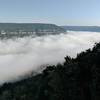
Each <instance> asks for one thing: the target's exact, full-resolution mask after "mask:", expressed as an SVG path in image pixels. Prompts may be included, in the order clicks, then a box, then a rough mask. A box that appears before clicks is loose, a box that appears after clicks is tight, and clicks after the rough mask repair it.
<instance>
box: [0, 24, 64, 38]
mask: <svg viewBox="0 0 100 100" xmlns="http://www.w3.org/2000/svg"><path fill="white" fill-rule="evenodd" d="M63 32H65V29H63V28H62V27H60V26H57V25H55V24H44V23H0V36H1V37H2V36H9V37H10V36H14V35H15V36H18V35H20V36H21V35H22V36H25V35H44V34H58V33H63Z"/></svg>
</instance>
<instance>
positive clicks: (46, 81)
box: [0, 43, 100, 100]
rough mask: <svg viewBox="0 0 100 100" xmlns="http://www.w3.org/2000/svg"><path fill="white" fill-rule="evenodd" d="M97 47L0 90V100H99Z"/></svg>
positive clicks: (3, 86)
mask: <svg viewBox="0 0 100 100" xmlns="http://www.w3.org/2000/svg"><path fill="white" fill-rule="evenodd" d="M99 85H100V43H97V44H95V46H94V47H93V49H88V50H86V51H85V52H81V53H80V54H78V55H77V57H76V58H71V57H69V56H66V57H65V62H64V63H63V64H58V65H56V66H47V67H46V69H45V70H43V72H42V73H41V74H38V75H36V76H33V75H31V76H29V77H28V78H25V79H22V80H21V81H18V82H14V83H5V84H3V85H2V86H1V87H0V100H100V86H99Z"/></svg>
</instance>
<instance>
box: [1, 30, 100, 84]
mask: <svg viewBox="0 0 100 100" xmlns="http://www.w3.org/2000/svg"><path fill="white" fill-rule="evenodd" d="M99 41H100V33H97V32H71V31H69V32H67V33H66V34H59V35H49V36H42V37H36V38H31V37H25V38H16V39H7V40H0V83H4V82H7V81H10V80H13V79H17V78H19V77H20V76H23V75H24V74H26V73H28V72H30V71H32V70H33V71H37V70H38V69H39V68H40V66H42V65H47V64H49V65H51V64H57V63H62V62H63V61H64V57H65V56H66V55H69V56H71V57H76V55H77V53H80V52H81V51H84V50H86V49H88V48H92V47H93V45H94V43H95V42H99Z"/></svg>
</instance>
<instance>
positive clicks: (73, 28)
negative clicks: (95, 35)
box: [61, 26, 100, 32]
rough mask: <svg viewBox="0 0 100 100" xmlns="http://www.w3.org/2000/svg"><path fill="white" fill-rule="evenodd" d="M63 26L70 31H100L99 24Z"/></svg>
mask: <svg viewBox="0 0 100 100" xmlns="http://www.w3.org/2000/svg"><path fill="white" fill-rule="evenodd" d="M61 27H62V28H64V29H65V30H69V31H89V32H100V27H99V26H61Z"/></svg>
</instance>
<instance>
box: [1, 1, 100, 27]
mask: <svg viewBox="0 0 100 100" xmlns="http://www.w3.org/2000/svg"><path fill="white" fill-rule="evenodd" d="M0 22H26V23H34V22H35V23H36V22H38V23H39V22H40V23H55V24H57V25H99V26H100V0H0Z"/></svg>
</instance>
